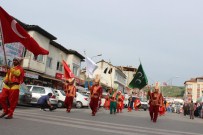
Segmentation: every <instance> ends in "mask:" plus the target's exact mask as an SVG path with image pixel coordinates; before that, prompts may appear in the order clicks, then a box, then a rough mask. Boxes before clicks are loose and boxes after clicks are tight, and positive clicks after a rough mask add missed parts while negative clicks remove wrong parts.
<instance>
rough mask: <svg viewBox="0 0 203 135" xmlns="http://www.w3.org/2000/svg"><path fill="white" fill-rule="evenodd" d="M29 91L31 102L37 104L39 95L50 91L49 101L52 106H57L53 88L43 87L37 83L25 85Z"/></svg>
mask: <svg viewBox="0 0 203 135" xmlns="http://www.w3.org/2000/svg"><path fill="white" fill-rule="evenodd" d="M27 87H28V88H29V90H30V92H31V93H32V100H31V102H30V103H31V104H33V105H34V104H37V101H38V100H39V98H40V97H41V96H44V95H48V93H52V97H51V98H50V99H49V100H50V103H51V104H52V105H54V106H57V104H58V100H57V98H56V94H55V92H54V89H52V88H50V87H44V86H38V85H27Z"/></svg>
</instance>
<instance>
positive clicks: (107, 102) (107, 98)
mask: <svg viewBox="0 0 203 135" xmlns="http://www.w3.org/2000/svg"><path fill="white" fill-rule="evenodd" d="M104 108H105V109H106V110H109V109H110V99H109V94H107V95H106V97H105V102H104Z"/></svg>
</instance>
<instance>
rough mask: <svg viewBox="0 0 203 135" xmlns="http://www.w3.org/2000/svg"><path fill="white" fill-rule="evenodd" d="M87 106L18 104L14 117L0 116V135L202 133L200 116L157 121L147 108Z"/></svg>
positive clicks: (184, 134)
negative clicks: (95, 110) (116, 110)
mask: <svg viewBox="0 0 203 135" xmlns="http://www.w3.org/2000/svg"><path fill="white" fill-rule="evenodd" d="M90 112H91V111H90V109H87V108H85V109H73V110H72V111H71V113H66V112H65V109H57V110H55V111H53V112H49V111H46V112H45V111H41V110H40V109H39V108H31V107H18V108H17V109H16V111H15V114H14V118H13V119H10V120H6V119H0V135H28V134H29V135H45V134H46V135H80V134H81V135H203V126H202V125H203V119H200V118H196V119H194V120H191V119H189V117H188V116H186V117H185V116H183V115H182V114H174V113H168V114H166V115H165V116H162V117H159V118H158V121H157V123H153V122H151V121H150V118H149V114H148V111H133V112H130V113H129V112H127V109H125V110H124V111H123V113H120V114H116V115H110V114H109V111H106V110H104V109H100V110H99V112H98V113H97V114H96V116H91V113H90Z"/></svg>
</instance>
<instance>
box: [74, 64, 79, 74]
mask: <svg viewBox="0 0 203 135" xmlns="http://www.w3.org/2000/svg"><path fill="white" fill-rule="evenodd" d="M78 70H79V66H78V65H76V64H73V71H72V72H73V74H74V75H75V76H79V74H78Z"/></svg>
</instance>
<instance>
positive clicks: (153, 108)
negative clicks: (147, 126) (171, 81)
mask: <svg viewBox="0 0 203 135" xmlns="http://www.w3.org/2000/svg"><path fill="white" fill-rule="evenodd" d="M148 93H149V94H148V95H149V105H150V108H149V112H150V117H151V120H152V121H153V122H154V123H155V122H156V121H157V118H158V112H159V107H160V106H162V103H163V101H162V99H163V98H162V94H161V93H159V84H158V83H156V85H155V88H154V92H152V93H151V92H150V91H149V92H148Z"/></svg>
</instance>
